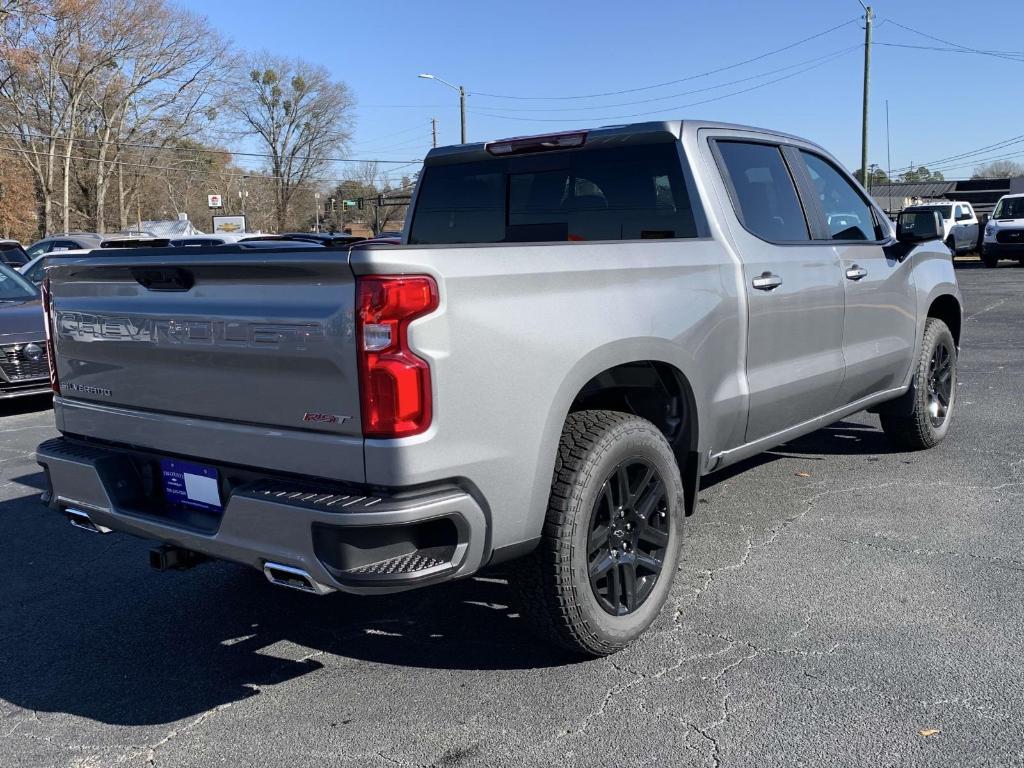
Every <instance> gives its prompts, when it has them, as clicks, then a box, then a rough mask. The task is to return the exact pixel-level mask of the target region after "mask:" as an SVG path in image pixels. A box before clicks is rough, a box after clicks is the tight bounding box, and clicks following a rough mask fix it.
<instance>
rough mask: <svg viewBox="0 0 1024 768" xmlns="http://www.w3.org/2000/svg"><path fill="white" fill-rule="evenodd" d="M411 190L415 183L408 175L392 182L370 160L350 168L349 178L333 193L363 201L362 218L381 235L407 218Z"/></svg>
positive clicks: (337, 195) (344, 198)
mask: <svg viewBox="0 0 1024 768" xmlns="http://www.w3.org/2000/svg"><path fill="white" fill-rule="evenodd" d="M411 189H412V184H411V182H410V180H409V179H408V178H407V177H403V178H402V180H401V182H399V183H396V182H392V181H391V179H390V178H389V177H388V176H387V174H385V173H382V172H381V170H380V165H379V164H378V163H375V162H369V163H360V164H359V165H357V166H356V167H355V168H351V169H349V171H348V173H347V174H346V178H345V180H344V181H342V182H341V184H339V185H338V186H337V187H336V188H335V192H334V193H333V194H334V196H335V197H336V198H339V199H341V200H342V201H344V200H346V199H348V200H351V199H353V198H357V199H360V200H362V201H363V206H362V210H361V211H360V215H361V218H362V219H363V221H364V222H365V223H366V225H367V226H369V228H370V229H371V230H372V231H373V234H375V235H377V234H380V233H381V232H382V231H384V230H387V229H393V228H394V227H395V225H396V223H398V222H401V221H404V220H405V213H406V210H407V209H408V207H409V206H408V204H407V202H406V200H407V198H408V196H409V193H410V191H411ZM343 210H344V209H343Z"/></svg>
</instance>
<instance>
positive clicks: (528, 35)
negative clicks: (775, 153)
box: [178, 0, 1024, 178]
mask: <svg viewBox="0 0 1024 768" xmlns="http://www.w3.org/2000/svg"><path fill="white" fill-rule="evenodd" d="M178 2H179V5H181V6H183V7H186V8H189V9H190V10H193V11H195V12H197V13H199V14H202V15H204V16H206V17H207V18H208V19H209V20H210V22H211V23H212V24H213V26H214V27H216V28H217V29H219V30H220V31H221V32H222V33H223V34H224V35H225V36H226V37H228V38H229V39H230V40H232V41H233V42H234V43H235V45H236V46H238V47H240V48H243V49H245V50H250V51H255V50H259V49H266V50H269V51H271V52H272V53H275V54H283V55H287V56H293V57H300V58H303V59H306V60H308V61H311V62H315V63H319V64H322V65H324V66H325V67H327V68H328V70H329V71H330V72H331V73H332V75H333V76H334V77H336V78H337V79H339V80H342V81H344V82H345V83H347V84H348V86H349V87H350V89H351V90H352V92H353V93H354V95H355V98H356V100H357V107H356V109H355V130H354V134H353V139H352V142H351V146H350V147H349V151H348V156H350V157H352V158H357V159H380V160H396V161H414V160H418V159H419V158H421V157H422V156H423V154H424V153H425V152H426V150H427V149H428V148H429V147H430V142H431V133H430V120H431V118H437V120H438V142H439V144H441V145H444V144H454V143H457V142H458V141H459V110H458V94H457V93H456V92H455V91H454V90H451V89H449V88H448V87H446V86H444V85H442V84H441V83H439V82H437V81H431V80H424V79H419V78H417V74H418V73H421V72H427V73H434V74H436V75H437V76H439V77H441V78H444V79H446V80H448V81H449V82H451V83H453V84H461V85H464V86H465V88H466V90H467V92H468V93H469V94H470V95H469V97H468V100H467V101H468V115H467V123H468V138H469V140H470V141H484V140H492V139H499V138H504V137H509V136H518V135H524V134H534V133H547V132H556V131H562V130H569V129H574V128H580V127H593V126H598V125H609V124H621V123H629V122H642V121H645V120H657V119H674V118H697V119H708V120H723V121H729V122H738V123H744V124H748V125H757V126H762V127H766V128H771V129H776V130H782V131H786V132H790V133H794V134H797V135H799V136H802V137H805V138H808V139H811V140H813V141H816V142H818V143H819V144H821V145H823V146H824V147H825V148H827V149H828V150H830V151H831V152H832V153H833V154H835V155H836V156H837V157H838V158H839V159H840V161H842V162H843V163H845V164H846V165H847V167H848V168H851V169H853V168H857V167H859V165H860V141H861V100H862V82H863V72H864V69H863V67H864V50H863V42H864V30H863V13H864V12H863V9H862V7H861V5H860V3H859V2H858V0H798V1H797V0H793V1H787V0H779V1H778V2H775V3H766V2H757V1H755V0H674V1H668V0H642V1H640V2H636V1H634V2H632V3H623V2H614V3H613V2H609V0H592V1H591V2H587V3H582V2H564V1H563V2H557V0H514V1H510V2H493V1H492V0H473V1H472V2H470V1H469V0H462V1H457V0H431V2H409V1H408V0H392V1H391V2H389V3H366V2H363V3H343V2H341V1H340V0H290V2H288V3H282V2H281V1H280V0H217V2H215V3H211V2H208V0H207V1H206V2H200V1H199V0H178ZM382 6H383V7H386V9H387V11H386V12H384V11H381V10H380V9H381V7H382ZM874 13H875V17H876V21H875V35H874V39H875V42H876V45H874V46H873V48H872V68H871V91H870V92H871V98H870V123H869V125H870V130H869V145H870V151H869V162H870V163H877V164H878V165H879V166H880V167H881V168H882V169H883V170H884V169H886V167H891V168H892V169H893V170H894V172H896V171H898V170H901V169H904V168H905V167H906V166H908V165H910V164H911V163H914V164H917V165H920V164H930V165H931V166H934V167H937V168H940V169H941V170H943V172H944V173H945V175H946V177H947V178H966V177H969V176H970V173H971V171H972V168H973V166H974V165H975V164H976V161H980V160H985V159H989V158H995V157H1003V156H1006V155H1012V154H1014V153H1018V154H1020V155H1021V157H1015V158H1012V159H1016V160H1024V135H1021V134H1024V127H1022V126H1024V98H1022V96H1024V88H1022V85H1021V83H1022V82H1024V78H1022V74H1024V40H1022V38H1021V36H1020V30H1021V29H1022V28H1024V4H1022V3H1005V4H1002V3H1001V4H998V5H989V4H984V5H981V6H974V5H970V4H964V3H963V2H958V3H954V2H952V0H879V1H878V3H877V4H876V5H875V6H874ZM837 27H838V28H837ZM829 30H831V31H829ZM929 36H930V37H929ZM808 38H813V39H808ZM935 38H938V40H937V39H935ZM940 40H941V41H944V42H941V41H940ZM898 46H916V47H898ZM783 48H785V49H786V50H780V49H783ZM936 49H938V50H936ZM951 49H952V50H951ZM974 51H986V52H988V53H976V52H974ZM755 58H756V59H757V60H756V61H749V60H751V59H755ZM666 83H669V84H666ZM663 84H665V85H663ZM652 86H653V87H652ZM616 92H618V93H616ZM595 94H609V95H603V96H594V95H595ZM511 97H516V98H511ZM569 97H574V98H569ZM578 97H585V98H578ZM886 101H888V107H889V127H890V129H889V142H888V147H889V148H890V149H891V152H890V155H891V160H890V159H889V157H887V137H886ZM1018 136H1020V138H1021V141H1020V142H1018V143H1013V144H1007V145H1006V146H1005V147H996V148H994V149H992V150H988V151H985V152H979V153H977V154H974V155H971V156H969V157H966V158H956V159H952V160H945V158H950V157H952V156H958V155H962V154H964V153H969V152H973V151H975V150H978V149H981V148H983V147H988V146H991V145H997V144H999V143H1001V142H1004V141H1007V140H1011V139H1016V138H1017V137H1018ZM235 149H237V148H235ZM934 161H943V162H938V163H935V162H934ZM890 163H891V165H890ZM391 167H394V168H398V165H397V164H395V165H392V166H391ZM342 168H343V166H342V165H338V166H337V168H336V170H338V172H339V175H340V174H341V173H342V172H343V171H342ZM409 170H410V169H408V168H405V169H399V170H398V171H397V173H399V174H400V173H408V171H409ZM412 170H415V168H414V167H413V168H412Z"/></svg>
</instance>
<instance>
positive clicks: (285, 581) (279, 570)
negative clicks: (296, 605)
mask: <svg viewBox="0 0 1024 768" xmlns="http://www.w3.org/2000/svg"><path fill="white" fill-rule="evenodd" d="M263 575H264V576H266V577H267V581H269V582H270V583H271V584H277V586H279V587H288V588H289V589H297V590H299V591H300V592H308V593H309V594H311V595H326V594H328V593H329V592H334V587H329V586H327V585H326V584H321V583H320V582H318V581H314V580H313V577H312V576H310V575H309V574H308V573H307V572H306V571H304V570H302V569H301V568H295V567H293V566H290V565H282V564H281V563H269V562H268V563H264V565H263Z"/></svg>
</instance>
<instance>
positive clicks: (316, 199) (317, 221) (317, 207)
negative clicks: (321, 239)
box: [313, 192, 320, 232]
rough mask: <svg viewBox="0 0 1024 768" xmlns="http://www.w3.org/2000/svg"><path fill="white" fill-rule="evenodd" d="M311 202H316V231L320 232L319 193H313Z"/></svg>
mask: <svg viewBox="0 0 1024 768" xmlns="http://www.w3.org/2000/svg"><path fill="white" fill-rule="evenodd" d="M313 200H315V201H316V231H317V232H319V231H320V193H319V192H314V193H313Z"/></svg>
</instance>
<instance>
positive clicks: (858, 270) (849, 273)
mask: <svg viewBox="0 0 1024 768" xmlns="http://www.w3.org/2000/svg"><path fill="white" fill-rule="evenodd" d="M867 276H868V271H867V270H866V269H864V267H858V266H857V265H856V264H854V265H853V266H852V267H850V268H849V269H848V270H846V279H847V280H862V279H864V278H865V277H867Z"/></svg>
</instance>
